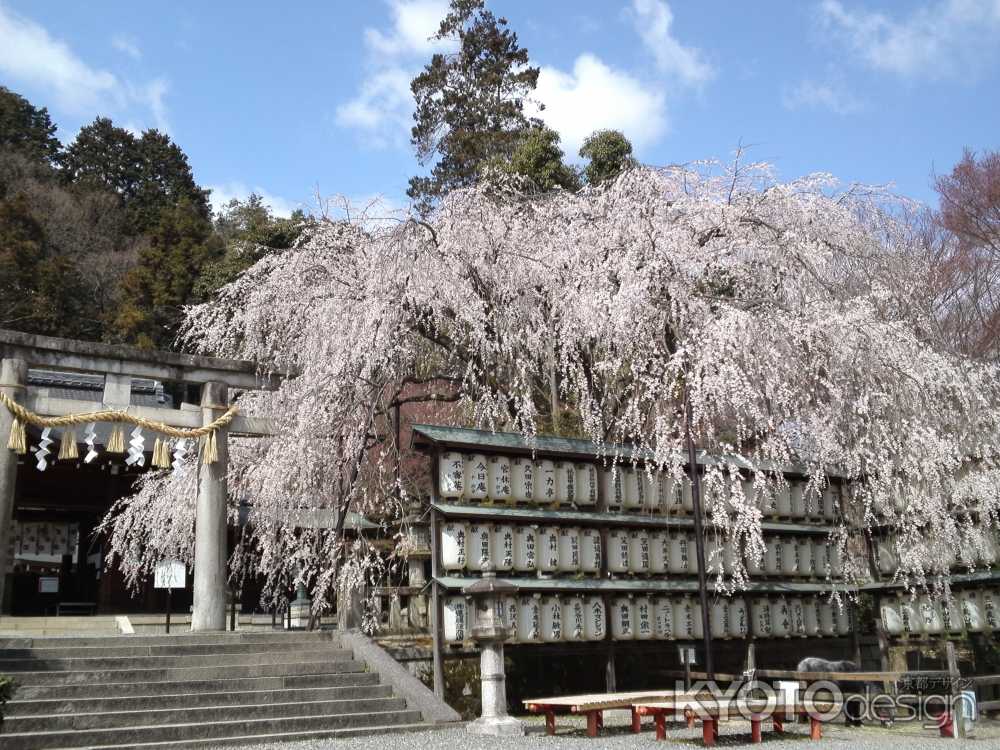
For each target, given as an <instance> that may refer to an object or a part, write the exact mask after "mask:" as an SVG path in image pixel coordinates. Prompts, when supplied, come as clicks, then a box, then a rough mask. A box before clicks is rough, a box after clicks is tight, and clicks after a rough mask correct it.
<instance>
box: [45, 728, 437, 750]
mask: <svg viewBox="0 0 1000 750" xmlns="http://www.w3.org/2000/svg"><path fill="white" fill-rule="evenodd" d="M434 728H435V726H434V725H433V724H428V723H426V722H422V723H417V724H393V725H391V726H366V727H355V728H352V729H313V730H305V731H301V730H298V731H288V730H286V731H283V732H281V733H278V734H252V735H240V736H235V735H234V736H231V737H211V738H207V739H195V740H176V741H169V740H167V741H161V742H142V743H138V744H135V743H130V744H125V745H98V746H95V750H198V748H216V747H226V746H229V745H251V744H262V743H268V744H271V743H275V742H304V741H308V740H335V739H351V738H353V737H370V736H380V735H383V734H387V733H389V732H392V733H394V734H398V733H402V732H425V731H427V730H429V729H434ZM46 750H68V748H46Z"/></svg>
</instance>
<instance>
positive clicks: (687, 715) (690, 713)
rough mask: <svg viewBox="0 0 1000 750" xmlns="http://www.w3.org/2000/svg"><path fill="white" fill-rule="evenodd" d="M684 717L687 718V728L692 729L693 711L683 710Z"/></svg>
mask: <svg viewBox="0 0 1000 750" xmlns="http://www.w3.org/2000/svg"><path fill="white" fill-rule="evenodd" d="M684 718H685V719H687V723H688V729H694V711H690V710H685V711H684Z"/></svg>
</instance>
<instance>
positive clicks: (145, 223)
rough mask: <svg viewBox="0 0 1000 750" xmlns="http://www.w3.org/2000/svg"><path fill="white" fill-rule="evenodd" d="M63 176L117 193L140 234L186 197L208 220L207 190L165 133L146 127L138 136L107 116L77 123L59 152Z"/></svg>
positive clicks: (180, 151)
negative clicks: (77, 127)
mask: <svg viewBox="0 0 1000 750" xmlns="http://www.w3.org/2000/svg"><path fill="white" fill-rule="evenodd" d="M59 161H60V163H61V165H62V168H63V173H64V176H65V178H66V179H67V180H69V181H71V182H76V183H82V184H86V185H90V186H96V187H102V188H107V189H109V190H111V191H112V192H114V193H116V194H117V195H118V196H119V197H120V199H121V201H122V205H123V206H124V207H125V210H126V212H127V215H128V219H129V227H130V230H131V231H132V232H133V233H134V234H141V233H143V232H145V231H147V230H148V229H150V228H151V227H152V226H153V225H154V224H156V223H157V222H158V221H159V217H160V211H161V209H163V208H166V207H170V206H174V205H177V204H178V203H180V202H181V201H185V202H187V203H188V204H189V205H190V206H191V207H192V209H193V210H194V211H196V212H197V213H198V215H199V216H200V217H201V218H202V219H204V220H206V221H207V220H208V219H209V218H210V216H211V209H210V208H209V205H208V191H207V190H203V189H201V188H200V187H198V185H197V184H196V183H195V181H194V175H193V174H192V173H191V167H190V165H189V164H188V160H187V156H186V155H185V154H184V152H183V151H182V150H181V149H180V147H178V146H177V144H175V143H174V142H173V141H171V140H170V137H169V136H166V135H164V134H163V133H160V132H158V131H156V130H147V131H145V132H144V133H143V134H142V135H141V136H140V137H139V138H136V137H135V136H134V135H132V133H130V132H129V131H127V130H125V129H124V128H119V127H115V125H114V123H112V122H111V120H109V119H108V118H106V117H98V118H97V119H96V120H94V122H93V123H91V124H90V125H87V126H86V127H84V128H81V129H80V132H79V133H78V134H77V136H76V139H75V140H74V141H73V142H72V143H71V144H70V145H69V146H68V147H67V148H66V150H65V151H64V152H63V153H62V154H61V155H60V157H59Z"/></svg>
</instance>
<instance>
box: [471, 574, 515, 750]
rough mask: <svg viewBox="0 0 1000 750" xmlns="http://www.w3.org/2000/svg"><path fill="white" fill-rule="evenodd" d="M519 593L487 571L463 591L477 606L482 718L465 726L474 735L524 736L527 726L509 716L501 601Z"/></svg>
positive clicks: (474, 632)
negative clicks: (506, 596)
mask: <svg viewBox="0 0 1000 750" xmlns="http://www.w3.org/2000/svg"><path fill="white" fill-rule="evenodd" d="M516 591H517V587H516V586H515V585H514V584H512V583H511V582H510V581H503V580H498V579H497V577H496V572H495V571H493V570H486V571H484V572H483V577H482V578H480V579H479V580H478V581H476V582H475V583H473V584H471V585H469V586H466V587H465V589H464V590H463V593H465V594H468V595H469V596H471V597H472V598H473V601H474V606H475V623H476V624H475V626H474V627H473V628H472V632H471V636H472V640H473V641H475V642H476V644H477V645H478V646H479V648H480V656H479V679H480V686H481V688H482V698H483V713H482V716H480V717H479V718H478V719H476V720H475V721H473V722H470V723H469V724H468V725H467V726H466V729H467V730H468V731H469V732H470V733H471V734H489V735H496V736H500V735H505V736H511V735H523V734H524V724H523V723H522V722H521V721H520V720H518V719H515V718H514V717H513V716H508V715H507V684H506V680H505V677H504V665H503V642H504V641H506V640H507V638H508V637H509V631H508V626H507V624H506V623H505V622H504V614H503V604H502V600H501V597H503V596H504V595H507V594H513V593H515V592H516Z"/></svg>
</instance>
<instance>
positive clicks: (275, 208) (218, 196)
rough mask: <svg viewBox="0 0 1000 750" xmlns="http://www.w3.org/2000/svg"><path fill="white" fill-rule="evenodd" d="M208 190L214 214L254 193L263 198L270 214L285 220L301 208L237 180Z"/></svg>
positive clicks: (211, 186) (212, 186)
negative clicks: (232, 202)
mask: <svg viewBox="0 0 1000 750" xmlns="http://www.w3.org/2000/svg"><path fill="white" fill-rule="evenodd" d="M208 188H209V190H211V191H212V194H211V195H210V196H209V201H210V202H211V204H212V210H213V211H215V212H216V213H219V212H220V211H221V210H222V209H224V208H225V207H226V206H227V205H228V204H229V201H231V200H234V199H236V200H241V201H245V200H246V199H247V198H249V197H250V194H251V193H255V194H257V195H259V196H260V197H261V198H263V199H264V203H265V204H267V205H268V206H270V207H271V213H273V214H274V215H275V216H281V217H283V218H286V219H287V218H288V217H289V216H291V215H292V211H294V210H295V209H297V208H303V205H302V204H296V203H294V202H292V201H289V200H286V199H285V198H282V197H280V196H277V195H272V194H271V193H269V192H267V191H266V190H264V188H262V187H253V188H251V187H249V186H248V185H247V184H246V183H243V182H240V181H238V180H236V181H232V182H225V183H222V184H220V185H209V186H208Z"/></svg>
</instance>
